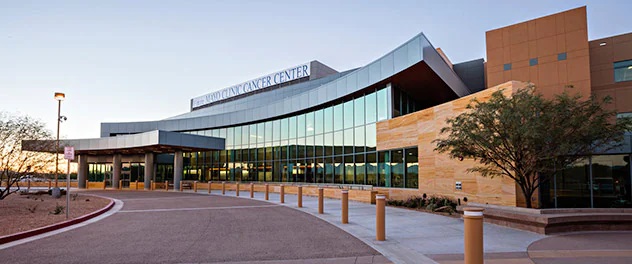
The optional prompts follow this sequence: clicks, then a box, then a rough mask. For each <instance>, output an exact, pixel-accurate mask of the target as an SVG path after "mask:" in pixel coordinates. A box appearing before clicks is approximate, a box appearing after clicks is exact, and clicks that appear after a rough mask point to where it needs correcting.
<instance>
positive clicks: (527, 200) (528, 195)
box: [520, 186, 533, 208]
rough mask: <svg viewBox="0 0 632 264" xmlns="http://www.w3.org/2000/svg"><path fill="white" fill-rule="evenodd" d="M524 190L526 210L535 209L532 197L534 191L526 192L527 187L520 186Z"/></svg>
mask: <svg viewBox="0 0 632 264" xmlns="http://www.w3.org/2000/svg"><path fill="white" fill-rule="evenodd" d="M520 189H521V190H522V195H523V196H524V202H525V207H526V208H533V204H532V203H531V197H533V191H527V190H525V186H520Z"/></svg>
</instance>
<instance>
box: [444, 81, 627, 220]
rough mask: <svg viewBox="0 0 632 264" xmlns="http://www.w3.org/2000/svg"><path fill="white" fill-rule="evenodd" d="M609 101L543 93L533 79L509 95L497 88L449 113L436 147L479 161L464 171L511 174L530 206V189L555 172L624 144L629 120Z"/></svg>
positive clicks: (505, 175)
mask: <svg viewBox="0 0 632 264" xmlns="http://www.w3.org/2000/svg"><path fill="white" fill-rule="evenodd" d="M611 101H612V99H611V98H609V97H606V98H603V99H602V100H599V99H598V98H596V97H590V98H589V99H583V98H582V97H581V96H579V95H570V94H568V93H567V92H564V93H562V94H559V95H556V96H555V98H553V99H545V98H544V97H542V95H541V94H539V93H537V91H536V89H535V86H533V85H530V86H528V87H526V88H523V89H520V90H518V91H516V92H515V93H514V94H513V95H511V96H505V95H504V94H503V91H502V90H499V91H496V92H494V93H493V94H492V96H491V98H490V99H489V100H488V101H486V102H481V101H478V100H476V99H474V100H472V101H471V102H470V103H469V104H468V106H467V108H466V111H465V112H464V113H462V114H460V115H458V116H456V117H454V118H450V119H448V120H447V121H446V122H447V124H448V126H446V127H444V128H442V129H441V134H442V135H447V137H445V138H440V139H436V140H435V141H434V143H436V145H437V147H436V148H435V151H438V152H441V153H446V152H447V153H448V154H449V156H450V158H457V159H461V160H462V159H463V158H470V159H474V160H476V161H478V162H479V163H480V166H475V167H472V168H470V169H468V172H478V173H480V174H481V175H482V176H484V177H498V176H501V177H502V176H504V177H509V178H511V179H513V180H514V181H515V182H516V184H517V185H518V186H519V187H520V189H521V190H522V193H523V195H524V198H525V201H526V207H527V208H531V207H532V203H531V197H532V196H533V194H534V192H535V191H536V190H537V189H538V187H540V185H542V184H543V183H546V182H548V181H549V180H550V179H551V178H552V177H553V175H555V173H557V172H559V171H561V170H563V169H564V168H566V167H567V166H570V165H571V164H573V163H575V162H577V161H578V160H580V159H583V158H585V156H586V155H589V154H591V153H595V152H596V151H597V150H600V151H606V150H609V149H612V148H616V147H619V146H620V145H621V144H622V141H623V135H624V133H625V131H626V130H628V131H629V130H630V128H632V120H630V119H629V118H621V119H618V120H617V119H616V112H614V111H609V110H606V109H605V108H604V106H605V105H606V104H608V103H610V102H611ZM615 120H616V122H615Z"/></svg>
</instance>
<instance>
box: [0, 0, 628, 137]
mask: <svg viewBox="0 0 632 264" xmlns="http://www.w3.org/2000/svg"><path fill="white" fill-rule="evenodd" d="M583 5H587V6H588V28H589V39H597V38H601V37H606V36H611V35H617V34H622V33H628V32H631V31H632V22H630V13H629V12H630V10H632V1H629V0H623V1H604V0H599V1H534V0H531V1H508V0H504V1H465V0H463V1H445V0H444V1H420V0H418V1H329V0H321V1H109V0H108V1H3V0H0V102H1V103H0V111H8V112H13V113H15V112H19V113H23V114H28V115H31V116H34V117H36V118H39V119H41V120H42V121H44V122H46V123H48V126H49V128H50V129H51V130H53V131H54V129H55V127H56V114H57V113H56V107H57V106H56V101H55V100H54V99H53V93H54V92H55V91H60V92H65V93H66V95H67V100H66V101H64V102H63V103H62V114H63V115H66V116H68V121H67V122H65V123H63V125H62V132H61V134H62V137H67V138H86V137H98V136H99V131H100V123H101V122H116V121H145V120H157V119H163V118H167V117H170V116H174V115H177V114H181V113H184V112H187V111H188V110H189V100H190V99H191V98H193V97H196V96H199V95H202V94H206V93H208V92H211V91H215V90H219V89H222V88H225V87H227V86H230V85H233V84H237V83H239V82H242V81H246V80H249V79H252V78H255V77H258V76H261V75H264V74H267V73H271V72H274V71H277V70H281V69H284V68H287V67H290V66H294V65H298V64H301V63H304V62H308V61H311V60H319V61H321V62H323V63H325V64H327V65H329V66H331V67H333V68H334V69H337V70H346V69H350V68H354V67H359V66H363V65H365V64H367V63H369V62H370V61H372V60H374V59H377V58H379V57H380V56H382V55H383V54H385V53H386V52H389V51H391V50H393V49H394V48H395V47H397V46H398V45H399V44H401V43H403V42H405V41H407V40H408V39H410V38H411V37H413V36H415V35H416V34H418V33H419V32H424V33H425V34H426V36H427V37H428V38H429V39H430V41H431V42H432V44H433V45H434V46H435V47H440V48H442V49H443V50H444V51H445V52H446V53H447V55H448V57H449V58H450V60H452V62H455V63H456V62H462V61H467V60H471V59H477V58H481V57H484V56H485V31H488V30H491V29H495V28H499V27H503V26H507V25H510V24H514V23H517V22H522V21H526V20H529V19H533V18H536V17H541V16H545V15H548V14H552V13H556V12H560V11H564V10H567V9H571V8H575V7H579V6H583Z"/></svg>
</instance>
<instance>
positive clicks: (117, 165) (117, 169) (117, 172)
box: [112, 154, 123, 190]
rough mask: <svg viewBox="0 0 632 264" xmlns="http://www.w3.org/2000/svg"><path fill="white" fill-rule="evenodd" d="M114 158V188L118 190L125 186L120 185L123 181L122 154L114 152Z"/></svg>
mask: <svg viewBox="0 0 632 264" xmlns="http://www.w3.org/2000/svg"><path fill="white" fill-rule="evenodd" d="M112 160H113V162H112V166H114V168H113V169H112V170H113V171H112V189H115V190H116V189H119V188H121V187H123V186H119V183H121V154H114V157H113V158H112Z"/></svg>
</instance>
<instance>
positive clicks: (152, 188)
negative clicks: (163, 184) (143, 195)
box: [149, 180, 155, 191]
mask: <svg viewBox="0 0 632 264" xmlns="http://www.w3.org/2000/svg"><path fill="white" fill-rule="evenodd" d="M154 188H155V186H154V180H151V181H149V190H150V191H153V190H154Z"/></svg>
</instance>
